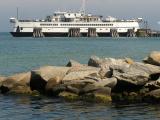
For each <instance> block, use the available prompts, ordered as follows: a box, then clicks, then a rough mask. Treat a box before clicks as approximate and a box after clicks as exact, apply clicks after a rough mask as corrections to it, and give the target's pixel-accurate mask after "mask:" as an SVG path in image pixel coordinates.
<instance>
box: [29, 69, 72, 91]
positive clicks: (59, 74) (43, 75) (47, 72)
mask: <svg viewBox="0 0 160 120" xmlns="http://www.w3.org/2000/svg"><path fill="white" fill-rule="evenodd" d="M69 69H70V68H69V67H56V66H45V67H41V68H40V69H38V70H33V71H31V81H30V86H31V89H32V90H37V91H39V92H44V91H45V86H46V84H47V82H48V80H50V79H54V78H58V81H57V82H60V81H61V80H62V79H63V77H64V76H65V75H66V74H67V72H68V70H69ZM37 83H38V84H37Z"/></svg>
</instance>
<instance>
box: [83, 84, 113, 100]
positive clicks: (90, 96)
mask: <svg viewBox="0 0 160 120" xmlns="http://www.w3.org/2000/svg"><path fill="white" fill-rule="evenodd" d="M110 95H111V88H109V87H103V88H100V89H97V90H96V91H94V92H92V93H87V94H85V95H83V96H82V98H83V100H84V101H88V102H96V103H109V102H111V101H112V98H111V96H110Z"/></svg>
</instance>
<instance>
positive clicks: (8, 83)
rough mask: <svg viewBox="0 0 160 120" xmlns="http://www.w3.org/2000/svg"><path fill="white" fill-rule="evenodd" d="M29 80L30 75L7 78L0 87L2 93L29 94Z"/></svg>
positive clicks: (23, 74) (28, 73)
mask: <svg viewBox="0 0 160 120" xmlns="http://www.w3.org/2000/svg"><path fill="white" fill-rule="evenodd" d="M30 79H31V73H30V72H27V73H20V74H16V75H13V76H10V77H7V78H6V79H5V80H4V81H3V82H2V86H1V87H0V89H1V92H2V93H7V92H12V93H13V92H14V93H22V94H24V93H30V92H31V90H30Z"/></svg>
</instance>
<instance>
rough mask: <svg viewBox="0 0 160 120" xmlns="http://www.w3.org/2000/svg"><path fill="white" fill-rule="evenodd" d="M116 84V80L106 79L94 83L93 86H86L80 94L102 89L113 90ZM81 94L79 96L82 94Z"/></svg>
mask: <svg viewBox="0 0 160 120" xmlns="http://www.w3.org/2000/svg"><path fill="white" fill-rule="evenodd" d="M116 84H117V79H116V78H110V79H109V78H108V79H103V80H100V81H97V82H94V83H93V84H88V85H86V86H85V87H84V88H83V89H82V91H81V92H82V93H83V94H85V93H89V92H94V91H96V90H98V89H101V88H104V87H110V88H114V87H115V86H116ZM82 93H81V94H82Z"/></svg>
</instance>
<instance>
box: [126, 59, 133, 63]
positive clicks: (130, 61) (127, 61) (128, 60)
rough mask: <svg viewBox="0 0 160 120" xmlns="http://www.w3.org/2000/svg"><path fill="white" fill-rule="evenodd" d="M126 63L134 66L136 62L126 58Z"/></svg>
mask: <svg viewBox="0 0 160 120" xmlns="http://www.w3.org/2000/svg"><path fill="white" fill-rule="evenodd" d="M125 62H126V63H128V64H134V61H133V60H132V59H131V58H125Z"/></svg>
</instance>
